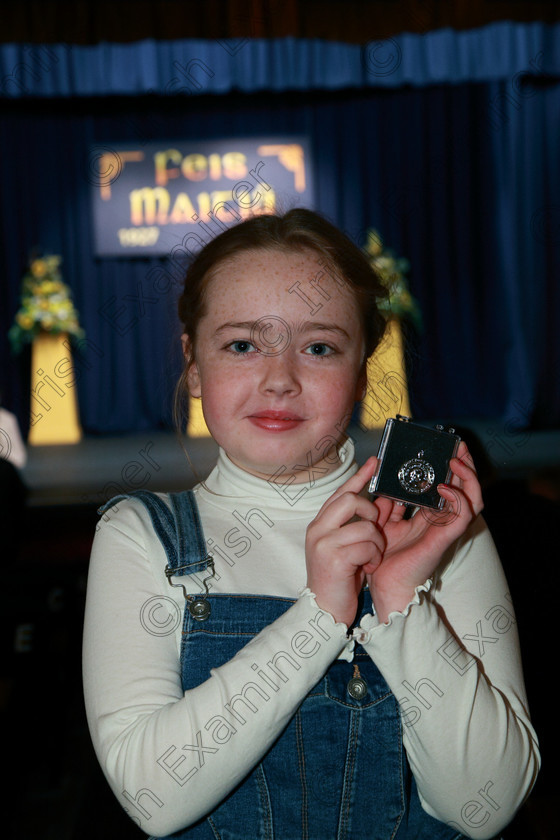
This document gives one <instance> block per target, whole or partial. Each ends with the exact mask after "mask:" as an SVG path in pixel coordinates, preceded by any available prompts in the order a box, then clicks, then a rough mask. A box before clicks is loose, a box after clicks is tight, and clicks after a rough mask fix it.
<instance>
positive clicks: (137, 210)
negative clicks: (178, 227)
mask: <svg viewBox="0 0 560 840" xmlns="http://www.w3.org/2000/svg"><path fill="white" fill-rule="evenodd" d="M169 203H170V198H169V193H168V191H167V190H166V189H164V188H163V187H142V189H139V190H132V192H131V193H130V221H131V224H133V225H154V224H158V225H165V224H167V213H168V211H169Z"/></svg>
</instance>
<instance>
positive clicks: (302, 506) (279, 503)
mask: <svg viewBox="0 0 560 840" xmlns="http://www.w3.org/2000/svg"><path fill="white" fill-rule="evenodd" d="M336 457H337V463H336V465H335V466H334V469H332V470H331V471H330V472H328V473H325V472H324V468H321V471H319V470H318V469H317V468H314V467H312V466H311V467H309V469H308V471H307V474H306V476H305V480H304V481H300V482H295V481H294V480H293V477H292V476H291V475H290V474H289V473H288V470H287V468H285V467H280V468H279V469H278V470H277V471H276V472H275V473H274V474H271V475H270V476H269V477H268V478H260V477H258V476H256V475H253V474H252V473H249V472H247V471H246V470H243V469H242V468H241V467H239V466H237V465H236V464H234V463H233V462H232V461H231V460H230V458H229V457H228V455H227V453H226V452H225V451H224V450H223V449H220V452H219V456H218V462H217V464H216V467H215V468H214V470H213V471H212V472H211V474H210V475H209V476H208V478H207V480H206V481H205V482H203V488H204V490H206V491H208V493H209V494H210V495H211V496H214V497H216V496H218V497H221V498H222V500H223V501H224V502H225V499H227V498H229V499H232V500H247V499H250V500H251V501H252V502H253V503H255V502H260V503H262V504H263V505H265V506H267V507H273V508H274V509H276V510H278V511H285V512H286V513H289V512H290V511H291V512H292V513H303V512H304V511H316V510H318V508H320V507H321V506H322V505H323V503H324V502H325V501H326V500H327V499H328V498H330V496H331V495H332V494H333V493H334V491H335V490H336V489H337V488H338V487H339V486H340V485H341V484H343V483H344V482H345V481H346V480H347V479H348V478H349V477H350V476H351V475H352V474H353V473H354V472H355V471H356V469H357V465H356V464H355V461H354V444H353V442H352V440H351V439H348V440H346V441H345V443H343V444H341V445H340V446H339V448H338V452H337V456H336ZM208 500H209V501H210V498H209V499H208ZM215 500H216V501H218V499H215Z"/></svg>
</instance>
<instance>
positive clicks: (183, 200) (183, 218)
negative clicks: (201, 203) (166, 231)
mask: <svg viewBox="0 0 560 840" xmlns="http://www.w3.org/2000/svg"><path fill="white" fill-rule="evenodd" d="M195 212H196V211H195V209H194V207H193V205H192V201H191V200H190V198H189V197H188V195H187V193H184V192H181V193H179V195H178V196H177V198H176V199H175V204H174V205H173V210H172V211H171V215H170V216H169V221H170V222H171V224H173V225H186V224H187V225H188V224H190V223H191V221H192V217H193V216H194V215H195Z"/></svg>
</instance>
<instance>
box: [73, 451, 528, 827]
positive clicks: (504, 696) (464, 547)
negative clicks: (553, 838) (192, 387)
mask: <svg viewBox="0 0 560 840" xmlns="http://www.w3.org/2000/svg"><path fill="white" fill-rule="evenodd" d="M356 469H357V467H356V464H355V463H354V449H353V445H352V443H351V442H348V443H347V444H346V446H345V447H344V448H343V449H342V451H341V465H340V466H339V467H338V468H337V469H336V470H335V471H334V472H332V473H330V474H329V475H327V476H325V477H323V478H320V479H318V480H317V481H315V482H314V483H313V484H309V483H308V484H291V485H288V484H286V485H283V486H282V485H281V483H280V484H276V485H275V484H273V483H272V482H270V483H269V482H267V481H265V480H262V479H259V478H256V477H255V476H252V475H249V474H248V473H246V472H244V471H243V470H241V469H239V468H238V467H236V466H235V465H233V464H232V463H231V461H230V460H229V459H228V457H227V455H226V454H225V453H224V452H220V455H219V460H218V464H217V466H216V467H215V469H214V470H213V472H212V473H211V475H210V476H209V478H208V479H207V480H206V482H203V483H202V484H199V485H198V486H197V487H196V488H195V494H196V499H197V502H198V507H199V511H200V517H201V521H202V525H203V528H204V534H205V538H206V542H207V545H208V547H209V550H210V551H211V552H212V554H213V556H214V562H215V570H216V574H215V577H214V579H213V580H212V581H211V589H210V591H211V592H212V593H244V594H256V595H276V596H285V597H288V598H292V599H293V598H295V599H297V600H296V603H295V604H294V605H293V606H290V607H289V608H288V609H287V611H286V612H285V613H284V615H282V616H281V617H280V618H279V619H277V620H276V621H274V622H273V623H272V624H270V625H269V626H268V627H266V628H265V629H264V630H263V631H262V632H261V633H260V634H259V635H258V636H257V637H256V638H255V639H254V640H253V641H251V643H250V644H248V645H246V646H245V647H244V648H243V649H242V650H241V651H240V652H239V653H238V654H237V655H236V656H235V657H234V658H233V659H232V660H230V661H229V662H227V663H226V664H225V665H223V666H221V667H218V668H216V669H214V670H213V671H212V674H211V677H210V678H209V679H208V680H207V681H206V682H204V683H202V684H201V685H199V686H197V687H196V688H194V689H192V690H189V691H186V692H183V691H182V688H181V679H180V663H179V653H180V647H181V626H182V613H183V610H184V604H185V601H184V598H183V594H182V590H181V589H180V588H172V587H170V586H169V584H168V582H167V580H166V578H165V574H164V567H165V565H166V562H167V559H166V556H165V552H164V550H163V547H162V546H161V543H160V542H159V540H158V538H157V536H156V535H155V533H154V531H153V529H152V526H151V523H150V519H149V515H148V513H147V511H146V510H145V508H144V506H143V505H142V503H141V502H139V501H138V500H134V499H131V500H126V501H123V502H119V503H117V505H116V506H115V507H113V508H112V509H110V510H109V511H107V513H105V514H104V515H103V517H102V519H101V522H100V526H99V528H98V530H97V533H96V536H95V540H94V544H93V550H92V556H91V563H90V570H89V579H88V593H87V604H86V615H85V626H84V660H83V666H84V691H85V700H86V711H87V716H88V721H89V726H90V731H91V736H92V740H93V744H94V747H95V750H96V753H97V755H98V758H99V761H100V763H101V766H102V767H103V769H104V772H105V774H106V776H107V779H108V781H109V784H110V785H111V787H112V789H113V791H114V793H115V795H116V796H117V798H118V799H119V801H120V802H121V804H122V805H123V807H124V808H125V810H127V811H128V813H129V814H130V816H131V817H132V818H133V819H134V820H135V821H136V822H137V823H138V824H139V825H140V826H141V828H142V829H143V830H144V831H146V833H149V834H154V835H156V836H161V835H164V834H168V833H171V832H173V831H176V830H178V829H181V828H185V827H186V826H188V825H190V824H191V823H193V822H195V821H196V820H198V819H200V818H201V817H203V816H204V815H205V814H207V813H209V812H210V811H211V810H212V809H213V808H214V807H215V806H216V805H218V803H219V802H220V801H221V800H222V799H223V797H224V796H225V795H226V794H227V793H228V792H229V791H230V790H231V789H232V788H233V787H234V786H235V785H236V784H237V783H238V782H239V781H241V779H243V777H244V776H245V775H246V774H247V773H248V772H249V771H250V770H251V769H252V768H253V767H254V766H255V764H257V763H258V761H259V760H260V759H261V758H262V756H263V755H264V753H265V752H266V751H267V749H268V748H269V747H270V745H271V744H272V743H273V742H274V740H275V739H276V737H277V735H278V734H279V733H280V732H281V731H282V729H283V728H284V726H285V725H286V723H287V722H288V721H289V720H290V718H291V717H292V715H293V714H294V712H295V710H296V709H297V707H298V706H299V704H300V703H301V701H302V700H303V699H304V698H305V696H306V694H307V693H308V692H309V690H310V689H311V688H312V687H313V686H314V685H315V684H316V683H317V682H318V681H319V680H320V679H321V677H322V676H323V675H324V673H325V671H326V670H327V668H328V667H329V665H330V664H331V663H332V662H333V661H334V660H335V659H336V658H338V657H340V658H343V659H347V660H348V661H351V660H352V656H353V648H354V644H355V641H354V640H355V639H357V640H359V642H360V643H361V644H362V645H363V646H364V648H365V649H366V651H367V652H368V653H369V655H370V656H371V657H372V659H373V660H374V662H375V663H376V665H377V666H378V668H379V669H380V671H381V673H382V674H383V676H384V678H385V679H386V681H387V683H388V685H389V686H390V688H391V690H392V692H393V693H394V694H395V696H396V698H397V700H398V701H399V704H400V708H401V713H402V718H403V738H404V745H405V748H406V751H407V755H408V759H409V762H410V765H411V768H412V771H413V773H414V776H415V778H416V782H417V785H418V790H419V794H420V798H421V802H422V805H423V807H424V809H425V810H426V811H427V812H428V813H429V814H430V815H432V816H433V817H436V818H437V819H439V820H442V821H443V822H449V823H451V824H453V825H454V826H455V827H456V828H457V830H458V831H460V832H462V833H463V834H466V835H467V836H471V837H473V838H490V837H493V836H494V835H495V834H497V833H498V832H499V831H500V830H501V828H502V827H503V826H504V825H505V824H507V823H508V822H509V821H510V820H511V818H512V816H513V814H514V812H515V810H516V809H517V808H518V807H519V805H520V804H521V803H522V801H523V799H524V798H525V796H526V795H527V793H528V791H529V789H530V787H531V785H532V783H533V782H534V779H535V776H536V773H537V770H538V765H539V756H538V748H537V745H536V738H535V734H534V731H533V729H532V726H531V723H530V720H529V715H528V711H527V701H526V696H525V690H524V685H523V675H522V670H521V663H520V657H519V645H518V639H517V631H516V625H515V617H514V612H513V607H512V604H511V601H510V600H509V594H508V587H507V583H506V580H505V578H504V574H503V571H502V568H501V565H500V562H499V559H498V557H497V554H496V550H495V547H494V544H493V542H492V539H491V537H490V534H489V532H488V530H487V528H486V526H485V524H484V521H483V520H482V518H481V517H478V519H477V520H476V521H475V522H474V523H473V524H472V525H471V527H470V528H469V530H468V532H467V534H465V535H464V536H463V537H462V538H461V540H459V541H458V542H457V543H456V544H455V545H454V546H453V547H452V549H451V550H450V551H449V552H448V554H447V556H446V558H445V559H444V561H443V562H442V563H441V564H440V567H439V568H438V570H437V572H436V574H435V575H434V576H433V578H432V579H431V580H428V581H426V583H425V584H424V585H422V586H420V587H418V589H417V591H416V595H415V597H414V599H413V601H412V602H411V604H409V606H408V607H407V608H406V609H405V610H404V611H403V612H402V613H392V614H391V616H390V617H389V621H388V622H387V623H385V624H379V622H378V621H377V619H376V617H375V616H366V617H364V618H363V619H362V622H361V625H360V627H358V628H356V629H355V630H354V634H353V635H354V638H353V639H348V638H347V628H346V626H345V625H343V624H340V623H335V621H334V619H333V618H332V617H331V616H330V615H329V614H328V613H325V612H324V611H323V610H321V609H319V607H318V606H317V604H316V602H315V599H314V597H313V595H312V593H310V592H309V591H308V590H306V589H305V584H306V566H305V548H304V546H305V533H306V528H307V526H308V524H309V522H310V521H311V520H312V519H313V518H314V517H315V516H316V514H317V513H318V511H319V509H320V508H321V506H322V505H323V503H324V502H325V501H326V500H327V499H328V498H329V497H330V496H331V495H332V493H333V492H334V491H335V490H336V489H337V488H338V487H339V486H340V485H341V484H343V483H344V482H345V481H346V480H347V479H348V478H349V477H350V476H351V475H352V474H353V473H354V472H355V471H356ZM277 481H279V482H281V481H282V479H281V477H279V478H278V479H277ZM162 498H163V499H164V500H165V499H166V498H167V497H166V496H165V495H163V494H162ZM202 577H205V575H204V574H203V575H199V576H198V577H197V579H190V578H186V577H181V578H174V582H178V581H179V580H180V581H181V583H184V584H185V585H186V587H187V591H188V592H189V593H198V592H200V591H201V586H200V581H201V579H202ZM281 650H282V651H283V650H290V651H292V653H293V655H294V657H295V658H297V661H298V662H299V663H300V665H301V667H300V668H299V670H295V669H293V673H291V674H290V679H289V680H288V681H287V682H286V683H283V684H282V687H281V690H279V691H277V692H271V695H272V696H271V697H270V699H269V700H268V701H267V702H266V703H262V704H261V705H260V706H259V708H258V711H257V712H256V713H254V714H251V715H248V716H247V721H246V723H245V725H243V726H237V727H231V728H230V729H229V730H228V729H227V726H228V724H227V723H226V725H225V726H222V727H221V728H220V727H219V726H218V721H220V720H225V721H229V723H231V724H234V723H235V719H234V718H233V717H232V716H231V715H229V717H228V712H227V704H228V703H229V701H230V700H231V699H232V698H233V697H235V696H236V695H237V694H238V693H240V692H242V690H243V687H244V686H245V685H246V684H247V683H249V682H254V681H255V680H256V679H257V678H258V669H257V668H256V667H252V666H258V668H260V669H262V666H264V665H265V664H266V663H268V662H270V661H271V660H272V658H273V657H274V654H275V653H277V652H278V651H281ZM261 673H265V672H264V671H262V670H261ZM263 687H264V684H263ZM233 728H235V732H234V734H232V729H233Z"/></svg>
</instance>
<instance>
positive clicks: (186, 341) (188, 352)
mask: <svg viewBox="0 0 560 840" xmlns="http://www.w3.org/2000/svg"><path fill="white" fill-rule="evenodd" d="M181 344H182V345H183V356H184V357H185V371H186V376H187V386H188V389H189V394H190V395H191V397H200V395H201V389H200V373H199V370H198V365H197V363H196V362H195V360H194V353H193V346H192V342H191V340H190V338H189V336H188V335H187V334H186V333H183V335H182V336H181Z"/></svg>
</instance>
